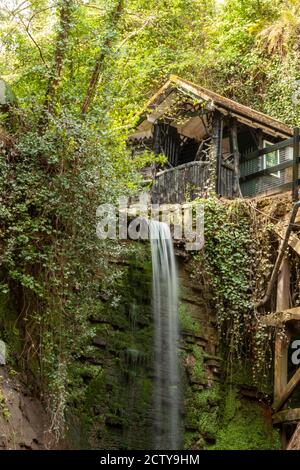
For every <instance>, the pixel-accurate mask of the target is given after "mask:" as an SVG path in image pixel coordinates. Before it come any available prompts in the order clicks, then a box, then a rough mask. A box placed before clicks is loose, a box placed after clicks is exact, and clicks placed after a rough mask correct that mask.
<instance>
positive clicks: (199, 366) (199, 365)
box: [192, 345, 204, 382]
mask: <svg viewBox="0 0 300 470" xmlns="http://www.w3.org/2000/svg"><path fill="white" fill-rule="evenodd" d="M192 352H193V356H194V358H195V365H194V367H193V372H192V375H193V380H194V381H195V382H202V381H203V379H204V370H203V354H202V349H201V348H200V347H199V346H196V345H194V346H193V348H192Z"/></svg>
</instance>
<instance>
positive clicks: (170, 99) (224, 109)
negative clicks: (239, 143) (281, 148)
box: [129, 75, 293, 140]
mask: <svg viewBox="0 0 300 470" xmlns="http://www.w3.org/2000/svg"><path fill="white" fill-rule="evenodd" d="M178 94H182V95H184V96H186V97H189V98H191V99H192V100H194V102H195V103H198V104H199V105H200V106H202V110H203V111H202V112H209V111H212V110H214V109H215V110H218V111H219V112H220V113H222V114H223V115H224V116H231V117H233V118H236V119H237V121H238V122H240V123H242V124H245V125H246V126H249V127H252V128H253V129H261V130H262V131H263V132H264V133H266V134H268V135H272V136H274V137H279V138H284V139H285V138H288V137H291V136H292V135H293V131H292V129H291V128H290V127H289V126H287V125H286V124H284V123H283V122H281V121H279V120H277V119H275V118H272V117H271V116H268V115H266V114H264V113H261V112H259V111H256V110H254V109H252V108H249V107H248V106H244V105H242V104H240V103H237V102H236V101H233V100H231V99H229V98H226V97H224V96H221V95H219V94H217V93H215V92H213V91H211V90H207V89H205V88H203V87H201V86H199V85H195V84H193V83H191V82H189V81H187V80H184V79H181V78H179V77H177V76H175V75H171V77H170V79H169V80H168V81H167V82H166V83H165V85H164V86H163V87H162V88H160V90H158V92H157V93H156V94H155V95H154V96H152V98H151V99H150V100H149V101H148V103H147V105H146V107H145V109H144V111H143V112H142V113H141V119H140V121H139V124H138V125H137V128H136V132H135V133H133V134H131V135H130V136H129V139H130V140H135V139H136V138H137V135H139V137H140V138H142V136H143V135H144V136H145V137H146V136H147V135H149V133H150V132H151V131H150V128H149V124H150V127H151V128H152V127H153V124H154V123H155V122H157V121H158V120H159V119H161V118H162V117H163V116H165V115H166V114H168V111H170V110H171V109H172V107H173V106H174V104H175V101H176V97H177V96H178ZM146 123H148V125H146ZM173 124H174V125H176V127H178V125H177V124H175V123H173ZM146 128H147V129H146ZM186 128H188V126H187V127H186ZM181 131H182V126H181ZM189 134H190V133H189ZM184 135H185V134H184ZM187 136H188V137H190V136H191V135H187Z"/></svg>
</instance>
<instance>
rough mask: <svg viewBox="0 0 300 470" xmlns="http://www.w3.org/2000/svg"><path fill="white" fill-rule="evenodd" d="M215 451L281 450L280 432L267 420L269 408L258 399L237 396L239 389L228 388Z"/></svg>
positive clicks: (208, 446) (220, 413)
mask: <svg viewBox="0 0 300 470" xmlns="http://www.w3.org/2000/svg"><path fill="white" fill-rule="evenodd" d="M206 448H207V449H212V450H264V449H265V450H272V449H280V441H279V434H278V432H277V431H276V430H274V429H273V427H272V424H271V420H270V419H269V420H268V419H267V408H266V407H265V406H264V405H262V404H259V403H258V402H256V401H250V400H246V399H243V398H239V397H238V392H237V389H236V388H234V387H231V386H230V387H229V388H228V389H227V390H226V394H225V397H224V402H223V408H222V407H221V409H220V412H219V420H218V431H217V433H216V443H215V444H214V445H207V446H206Z"/></svg>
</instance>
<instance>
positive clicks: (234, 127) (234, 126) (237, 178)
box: [230, 119, 242, 197]
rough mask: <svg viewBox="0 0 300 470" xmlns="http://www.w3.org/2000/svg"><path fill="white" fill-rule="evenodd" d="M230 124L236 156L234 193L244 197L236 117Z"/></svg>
mask: <svg viewBox="0 0 300 470" xmlns="http://www.w3.org/2000/svg"><path fill="white" fill-rule="evenodd" d="M230 124H231V125H230V145H231V152H232V153H233V158H234V176H233V195H234V196H235V197H242V193H241V188H240V152H239V146H238V139H237V123H236V119H233V120H232V121H231V123H230Z"/></svg>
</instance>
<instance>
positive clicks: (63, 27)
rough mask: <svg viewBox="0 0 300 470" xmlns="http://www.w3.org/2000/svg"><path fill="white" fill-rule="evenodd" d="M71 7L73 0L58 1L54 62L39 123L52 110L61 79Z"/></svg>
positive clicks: (45, 119) (43, 120)
mask: <svg viewBox="0 0 300 470" xmlns="http://www.w3.org/2000/svg"><path fill="white" fill-rule="evenodd" d="M73 8H74V0H63V1H61V2H60V8H59V31H58V34H57V39H56V48H55V54H54V64H53V67H52V72H51V75H50V77H49V80H48V86H47V90H46V93H45V100H44V109H43V113H42V116H41V119H40V124H41V125H44V124H45V123H46V121H47V115H48V114H49V113H52V112H53V108H54V102H55V97H56V91H57V88H58V86H59V84H60V81H61V72H62V67H63V63H64V59H65V56H66V51H67V45H68V38H69V32H70V28H71V19H72V12H73Z"/></svg>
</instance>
